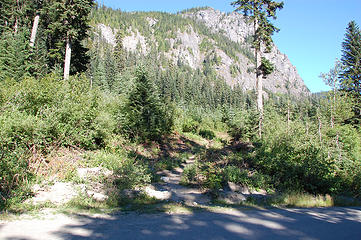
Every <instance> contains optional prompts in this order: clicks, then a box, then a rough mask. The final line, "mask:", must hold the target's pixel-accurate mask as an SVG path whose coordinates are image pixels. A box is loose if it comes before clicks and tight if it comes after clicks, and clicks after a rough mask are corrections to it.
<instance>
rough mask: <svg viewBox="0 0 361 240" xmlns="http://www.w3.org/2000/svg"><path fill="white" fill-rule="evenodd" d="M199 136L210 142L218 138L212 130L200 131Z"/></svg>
mask: <svg viewBox="0 0 361 240" xmlns="http://www.w3.org/2000/svg"><path fill="white" fill-rule="evenodd" d="M199 135H200V136H202V137H204V138H206V139H209V140H211V139H213V138H215V137H216V134H215V133H214V132H213V131H212V130H208V129H200V130H199Z"/></svg>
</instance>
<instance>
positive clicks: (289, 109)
mask: <svg viewBox="0 0 361 240" xmlns="http://www.w3.org/2000/svg"><path fill="white" fill-rule="evenodd" d="M290 122H291V107H290V100H289V99H288V103H287V133H288V131H289V130H290Z"/></svg>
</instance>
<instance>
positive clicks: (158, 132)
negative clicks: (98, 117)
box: [124, 67, 173, 141]
mask: <svg viewBox="0 0 361 240" xmlns="http://www.w3.org/2000/svg"><path fill="white" fill-rule="evenodd" d="M171 110H172V109H171V108H169V106H166V105H165V104H162V102H161V100H160V98H159V95H158V93H157V92H156V90H155V88H154V86H153V83H152V81H151V80H150V78H149V75H148V73H147V72H146V71H145V70H144V67H140V68H138V69H137V72H136V79H135V86H134V88H133V89H132V91H131V92H130V93H129V96H128V100H127V103H126V105H125V107H124V113H125V116H126V123H125V124H124V127H125V132H126V133H127V134H128V135H129V136H130V137H131V138H132V139H138V140H140V141H146V140H160V139H161V136H163V135H165V134H169V133H170V132H171V130H172V127H173V112H172V111H171Z"/></svg>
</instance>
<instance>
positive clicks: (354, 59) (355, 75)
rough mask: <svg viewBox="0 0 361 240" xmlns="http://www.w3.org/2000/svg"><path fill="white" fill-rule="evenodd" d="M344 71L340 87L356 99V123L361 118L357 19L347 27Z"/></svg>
mask: <svg viewBox="0 0 361 240" xmlns="http://www.w3.org/2000/svg"><path fill="white" fill-rule="evenodd" d="M341 62H342V64H343V67H344V69H343V71H342V73H341V74H340V89H341V90H342V91H345V92H347V93H348V94H350V95H351V96H352V97H353V98H354V100H355V107H354V112H355V121H356V122H355V125H359V124H360V120H361V31H360V29H359V27H358V25H357V24H356V22H355V21H351V22H350V23H349V24H348V27H347V29H346V35H345V39H344V42H343V43H342V58H341Z"/></svg>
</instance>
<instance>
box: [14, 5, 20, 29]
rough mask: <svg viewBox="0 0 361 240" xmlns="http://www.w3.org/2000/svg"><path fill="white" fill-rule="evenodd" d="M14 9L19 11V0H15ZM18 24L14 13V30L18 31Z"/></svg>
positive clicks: (17, 18) (17, 17)
mask: <svg viewBox="0 0 361 240" xmlns="http://www.w3.org/2000/svg"><path fill="white" fill-rule="evenodd" d="M16 10H18V11H20V5H19V0H16ZM18 25H19V16H18V15H17V14H16V16H15V25H14V32H15V33H18Z"/></svg>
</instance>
